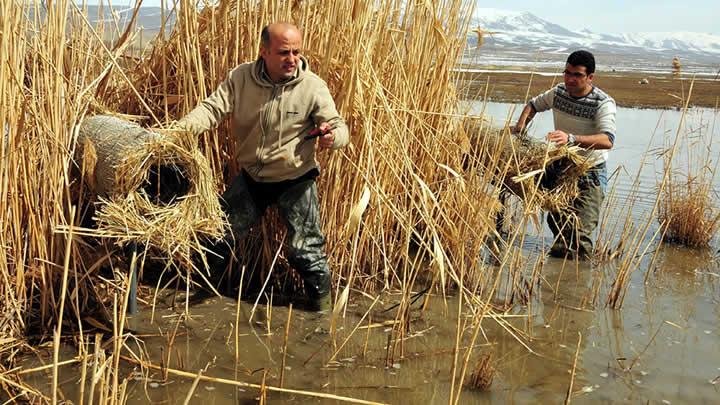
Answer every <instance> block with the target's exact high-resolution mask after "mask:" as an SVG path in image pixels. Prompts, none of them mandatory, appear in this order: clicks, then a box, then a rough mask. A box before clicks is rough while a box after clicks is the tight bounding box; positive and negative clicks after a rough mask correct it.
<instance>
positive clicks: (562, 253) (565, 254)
mask: <svg viewBox="0 0 720 405" xmlns="http://www.w3.org/2000/svg"><path fill="white" fill-rule="evenodd" d="M548 255H549V256H550V257H556V258H558V259H565V258H568V259H569V258H572V252H569V251H568V250H567V249H565V248H563V247H560V246H553V247H551V248H550V251H549V252H548Z"/></svg>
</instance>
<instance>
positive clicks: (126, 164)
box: [79, 116, 226, 264]
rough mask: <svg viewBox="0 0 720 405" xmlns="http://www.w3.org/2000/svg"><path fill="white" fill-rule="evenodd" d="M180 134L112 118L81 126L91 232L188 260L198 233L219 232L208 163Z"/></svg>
mask: <svg viewBox="0 0 720 405" xmlns="http://www.w3.org/2000/svg"><path fill="white" fill-rule="evenodd" d="M182 135H183V134H182V133H177V134H169V135H168V136H162V135H159V134H157V133H155V132H151V131H148V130H146V129H143V128H141V127H140V126H139V125H137V124H133V123H131V122H128V121H125V120H122V119H120V118H117V117H113V116H95V117H91V118H88V119H86V120H85V121H84V122H83V123H82V124H81V126H80V136H79V143H80V145H81V146H82V147H81V148H80V152H79V155H80V156H82V160H83V161H82V163H81V164H80V166H81V167H83V172H84V173H83V176H84V178H86V179H87V184H88V186H89V187H88V189H89V190H90V191H92V192H94V193H95V194H97V195H98V205H99V207H98V208H99V209H98V210H97V211H96V213H95V220H96V221H97V230H96V235H97V236H99V237H108V238H113V239H114V240H115V241H116V242H117V243H118V244H121V245H124V244H127V243H131V242H134V243H140V244H144V245H148V246H149V247H153V248H156V249H157V250H158V251H159V252H160V253H161V254H163V255H164V256H165V257H167V258H177V259H180V260H181V261H182V263H184V264H192V262H191V256H192V254H193V253H194V252H196V253H200V254H202V248H201V245H200V241H201V239H202V238H211V239H218V238H220V237H221V236H222V235H223V234H224V229H225V224H226V221H225V218H224V214H223V212H222V210H221V208H220V202H219V200H218V196H217V192H216V191H215V190H216V187H215V180H214V177H213V175H212V171H211V169H210V166H209V164H208V162H207V160H206V159H205V157H204V156H203V155H202V153H200V151H199V150H198V148H197V147H196V146H195V142H193V140H192V139H189V138H188V137H184V136H182Z"/></svg>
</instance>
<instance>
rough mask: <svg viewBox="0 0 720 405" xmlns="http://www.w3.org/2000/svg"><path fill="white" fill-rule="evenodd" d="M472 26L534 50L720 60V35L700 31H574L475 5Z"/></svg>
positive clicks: (489, 39) (502, 42) (503, 43)
mask: <svg viewBox="0 0 720 405" xmlns="http://www.w3.org/2000/svg"><path fill="white" fill-rule="evenodd" d="M471 26H472V27H473V28H474V27H478V28H480V29H482V30H483V31H484V32H488V33H489V35H487V36H485V37H484V38H483V39H484V41H485V43H489V44H492V45H493V46H496V47H502V48H524V49H526V50H528V51H534V50H538V49H551V48H557V49H559V50H562V49H572V48H579V47H583V48H589V49H600V50H602V51H605V52H612V53H633V54H636V53H638V52H644V53H648V54H656V55H657V54H662V55H664V56H665V55H668V54H677V55H679V56H681V57H685V58H692V59H703V60H707V59H717V60H718V61H720V35H714V34H707V33H700V32H687V31H670V32H628V33H622V34H609V33H597V32H594V31H592V30H590V29H588V28H583V29H581V30H577V31H575V30H571V29H568V28H565V27H563V26H561V25H559V24H555V23H553V22H550V21H547V20H544V19H542V18H540V17H537V16H535V15H534V14H532V13H530V12H518V11H509V10H502V9H494V8H478V9H476V10H475V13H474V15H473V17H472V23H471ZM468 45H469V46H470V47H475V46H477V35H476V34H472V35H469V36H468Z"/></svg>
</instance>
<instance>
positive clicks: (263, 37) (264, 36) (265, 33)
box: [260, 25, 270, 48]
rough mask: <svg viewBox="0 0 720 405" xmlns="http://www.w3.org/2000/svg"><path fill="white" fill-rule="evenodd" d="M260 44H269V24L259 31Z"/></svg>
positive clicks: (265, 45)
mask: <svg viewBox="0 0 720 405" xmlns="http://www.w3.org/2000/svg"><path fill="white" fill-rule="evenodd" d="M260 45H261V46H262V47H263V48H267V47H269V46H270V25H266V26H264V27H263V29H262V31H261V32H260Z"/></svg>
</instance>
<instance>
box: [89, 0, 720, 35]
mask: <svg viewBox="0 0 720 405" xmlns="http://www.w3.org/2000/svg"><path fill="white" fill-rule="evenodd" d="M78 1H79V0H78ZM97 1H98V0H88V4H92V3H97ZM166 1H167V3H171V1H172V0H166ZM134 3H135V1H134V0H114V1H112V4H113V5H115V6H122V5H126V4H130V5H131V4H134ZM143 4H144V5H146V6H156V7H158V6H160V0H145V1H144V2H143ZM477 7H488V8H501V9H507V10H514V11H529V12H531V13H533V14H535V15H536V16H538V17H541V18H543V19H545V20H548V21H550V22H553V23H556V24H560V25H562V26H564V27H566V28H570V29H574V30H580V29H583V28H589V29H590V30H592V31H595V32H602V33H620V32H646V31H650V32H653V31H655V32H657V31H693V32H704V33H709V34H715V35H720V0H684V1H683V0H672V1H666V0H624V1H621V0H599V1H589V0H574V1H553V0H545V1H543V0H504V1H502V2H500V1H497V0H495V1H485V0H478V1H477Z"/></svg>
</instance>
